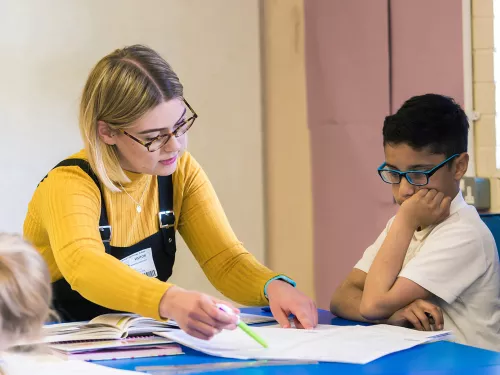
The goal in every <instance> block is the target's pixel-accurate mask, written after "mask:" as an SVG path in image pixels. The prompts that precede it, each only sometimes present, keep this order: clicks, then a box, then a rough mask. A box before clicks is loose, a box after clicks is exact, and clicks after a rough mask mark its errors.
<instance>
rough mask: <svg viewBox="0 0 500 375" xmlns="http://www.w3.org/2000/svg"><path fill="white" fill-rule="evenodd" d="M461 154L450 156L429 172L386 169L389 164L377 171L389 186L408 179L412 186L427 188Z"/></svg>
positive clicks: (383, 165)
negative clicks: (430, 181)
mask: <svg viewBox="0 0 500 375" xmlns="http://www.w3.org/2000/svg"><path fill="white" fill-rule="evenodd" d="M459 155H460V154H455V155H452V156H450V157H449V158H448V159H446V160H445V161H443V162H442V163H441V164H438V165H436V166H435V167H434V168H432V169H431V170H429V171H406V172H400V171H396V170H394V169H385V166H386V164H387V163H383V164H382V165H381V166H380V167H378V169H377V171H378V174H379V175H380V177H381V178H382V181H384V182H386V183H388V184H391V185H393V184H399V183H400V182H401V178H403V177H404V178H406V181H408V182H409V183H410V184H412V185H415V186H425V185H427V184H428V183H429V178H430V177H431V176H432V175H433V174H434V173H436V172H437V171H438V170H439V169H440V168H442V167H443V166H444V165H446V163H448V162H449V161H451V160H453V159H455V158H456V157H457V156H459Z"/></svg>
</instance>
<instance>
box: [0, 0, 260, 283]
mask: <svg viewBox="0 0 500 375" xmlns="http://www.w3.org/2000/svg"><path fill="white" fill-rule="evenodd" d="M258 3H259V1H258V0H240V1H233V0H210V1H206V0H177V1H175V0H156V1H155V0H143V1H136V0H134V1H132V0H71V1H67V0H43V1H41V0H40V1H38V0H2V1H1V2H0V50H1V51H2V57H1V58H0V130H1V135H0V173H1V176H2V182H1V185H0V197H1V198H2V201H1V202H2V203H1V205H0V231H14V232H20V231H21V230H22V223H23V220H24V215H25V212H26V207H27V204H28V202H29V200H30V198H31V195H32V193H33V191H34V189H35V187H36V185H37V183H38V181H39V180H40V179H41V178H42V177H43V176H44V175H45V174H46V172H47V171H48V170H49V169H50V168H51V167H52V166H54V165H55V164H57V162H59V161H60V160H62V159H63V158H65V157H66V156H67V155H70V154H72V153H73V152H76V151H78V150H79V149H80V148H81V147H82V143H81V141H80V139H79V133H78V125H77V110H78V108H77V107H78V101H79V96H80V92H81V90H82V87H83V85H84V83H85V80H86V78H87V75H88V72H89V71H90V69H91V67H92V66H93V65H94V64H95V63H96V62H97V61H98V60H99V59H100V58H101V57H103V56H104V55H105V54H107V53H109V52H111V51H112V50H114V49H115V48H119V47H122V46H124V45H129V44H133V43H143V44H147V45H149V46H151V47H153V48H155V49H156V50H158V51H159V52H160V53H161V54H162V55H163V56H164V57H165V58H166V59H167V60H168V61H169V62H170V63H171V64H172V66H173V67H174V69H175V70H176V71H177V73H178V75H179V77H180V79H181V81H182V82H183V84H184V88H185V96H186V98H187V99H188V101H189V102H190V104H191V105H192V106H193V107H194V109H195V110H196V111H197V112H198V113H199V115H200V118H199V119H198V120H197V122H196V123H195V126H194V127H193V129H192V131H191V132H190V143H189V149H190V151H191V152H192V153H193V154H194V156H195V157H196V158H197V160H198V161H199V162H200V163H201V164H202V166H203V167H204V168H205V170H206V172H207V173H208V175H209V177H210V178H211V181H212V183H213V184H214V186H215V188H216V190H217V192H218V194H219V198H220V200H221V201H222V204H223V205H224V207H225V210H226V213H227V215H228V217H229V219H230V221H231V223H232V225H233V229H234V230H235V231H236V233H237V235H238V236H239V237H240V240H242V241H243V242H244V243H245V245H246V247H247V249H249V250H250V251H252V252H253V253H254V254H256V256H257V257H258V258H259V259H261V260H262V259H263V258H264V212H263V171H262V165H263V160H262V142H261V140H262V139H261V138H262V121H261V116H262V114H261V79H260V46H259V7H258ZM178 253H179V256H178V260H177V265H176V267H175V270H174V281H177V282H178V283H179V284H180V285H182V286H184V287H187V288H196V289H201V290H205V291H212V289H211V286H209V285H208V283H207V282H206V279H205V278H204V276H203V275H202V273H201V271H200V270H199V267H198V266H197V265H196V264H195V262H194V259H193V258H192V256H191V254H190V253H189V251H188V250H187V249H186V248H185V245H184V244H180V245H179V248H178ZM188 274H189V276H188Z"/></svg>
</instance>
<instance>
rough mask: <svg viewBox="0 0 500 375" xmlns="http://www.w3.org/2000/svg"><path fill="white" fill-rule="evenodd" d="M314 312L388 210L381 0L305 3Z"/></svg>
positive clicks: (383, 7) (384, 42) (384, 12)
mask: <svg viewBox="0 0 500 375" xmlns="http://www.w3.org/2000/svg"><path fill="white" fill-rule="evenodd" d="M305 18H306V21H305V23H306V75H307V91H308V93H307V99H308V118H309V127H310V130H311V142H312V145H311V146H312V162H313V168H312V170H313V200H314V221H315V227H314V240H315V286H316V296H317V300H318V304H319V306H320V307H323V308H325V307H327V306H328V304H329V300H330V296H331V294H332V291H333V289H334V288H335V287H336V286H337V285H338V284H339V283H340V281H341V280H342V279H343V278H344V277H345V276H346V275H347V274H348V272H349V271H350V270H351V269H352V267H353V265H354V263H355V262H356V260H357V259H359V257H360V256H361V255H362V253H363V251H364V250H365V248H366V247H367V246H368V245H369V244H370V243H371V242H372V241H373V240H374V239H375V238H376V236H377V234H378V233H379V232H380V231H381V230H382V229H383V227H384V225H385V222H386V221H387V220H388V219H389V217H390V216H391V214H392V213H393V212H394V205H393V204H392V196H391V193H390V190H389V189H388V188H387V187H386V186H385V184H383V183H382V182H381V181H379V180H378V178H379V177H378V175H377V172H376V168H377V166H378V165H379V164H380V163H381V162H382V161H383V150H382V138H381V131H382V121H383V119H384V117H385V116H386V115H387V114H388V113H389V79H388V76H389V75H388V69H389V63H388V61H389V60H388V49H387V47H388V43H387V1H386V0H384V1H382V0H374V1H365V0H349V1H345V0H320V1H318V0H315V1H305Z"/></svg>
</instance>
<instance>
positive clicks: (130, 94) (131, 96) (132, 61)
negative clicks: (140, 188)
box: [79, 45, 183, 192]
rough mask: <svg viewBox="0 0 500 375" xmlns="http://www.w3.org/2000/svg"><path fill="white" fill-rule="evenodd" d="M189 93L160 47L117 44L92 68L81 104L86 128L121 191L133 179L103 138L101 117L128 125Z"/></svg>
mask: <svg viewBox="0 0 500 375" xmlns="http://www.w3.org/2000/svg"><path fill="white" fill-rule="evenodd" d="M182 96H183V88H182V85H181V83H180V81H179V78H178V77H177V75H176V74H175V72H174V71H173V70H172V68H171V67H170V65H169V64H168V63H167V62H166V61H165V60H164V59H163V58H162V57H161V56H160V55H159V54H158V53H157V52H155V51H154V50H152V49H151V48H148V47H146V46H142V45H133V46H129V47H125V48H123V49H117V50H116V51H114V52H113V53H111V54H109V55H107V56H105V57H104V58H102V59H101V60H100V61H99V62H98V63H97V65H96V66H95V67H94V68H93V69H92V71H91V72H90V75H89V77H88V79H87V83H86V85H85V88H84V90H83V95H82V99H81V103H80V119H79V124H80V132H81V134H82V138H83V142H84V144H85V149H86V151H87V155H88V160H89V163H90V166H91V168H92V170H93V171H94V172H95V173H96V174H97V176H98V177H99V179H100V181H101V182H102V183H103V184H104V185H105V186H106V187H107V188H108V189H110V190H111V191H115V192H118V191H120V189H119V188H118V187H117V186H116V184H117V183H127V182H129V179H128V177H127V176H126V175H125V172H124V171H123V169H122V168H121V166H120V162H119V157H118V153H117V149H116V146H114V145H108V144H106V143H105V142H103V141H102V140H101V138H100V136H99V132H98V124H97V123H98V121H103V122H105V123H107V124H108V125H109V126H110V128H111V129H112V130H119V129H126V128H129V127H130V126H131V124H132V123H133V122H134V121H136V120H138V119H139V118H140V117H141V116H143V115H144V114H145V113H146V112H148V111H149V110H151V109H153V108H154V107H155V106H157V105H158V104H161V103H162V102H164V101H168V100H170V99H174V98H180V97H182Z"/></svg>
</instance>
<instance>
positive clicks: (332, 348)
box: [158, 325, 448, 364]
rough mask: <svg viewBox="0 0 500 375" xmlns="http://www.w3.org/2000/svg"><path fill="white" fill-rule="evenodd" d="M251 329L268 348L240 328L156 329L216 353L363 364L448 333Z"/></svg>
mask: <svg viewBox="0 0 500 375" xmlns="http://www.w3.org/2000/svg"><path fill="white" fill-rule="evenodd" d="M252 329H253V330H254V331H255V332H256V333H257V334H258V335H259V336H261V337H262V338H263V339H264V340H265V341H266V342H267V344H268V346H269V347H268V348H263V347H262V346H260V345H259V344H258V343H257V342H256V341H255V340H253V339H252V338H251V337H249V336H248V335H247V334H245V333H244V332H243V331H242V330H240V329H236V330H234V331H223V332H221V333H220V334H218V335H217V336H215V337H214V338H213V339H212V340H210V341H204V340H199V339H197V338H194V337H192V336H189V335H188V334H186V333H185V332H183V331H180V330H179V331H171V332H159V333H158V335H161V336H163V337H167V338H169V339H171V340H173V341H176V342H178V343H181V344H183V345H185V346H188V347H191V348H193V349H195V350H199V351H201V352H204V353H207V354H210V355H214V356H219V357H226V358H238V359H280V360H287V359H299V360H313V361H322V362H343V363H357V364H365V363H368V362H371V361H373V360H375V359H377V358H380V357H383V356H385V355H387V354H390V353H394V352H397V351H401V350H405V349H409V348H411V347H414V346H416V345H419V344H423V343H426V342H429V341H432V340H435V339H436V338H439V339H443V338H446V337H448V336H447V335H448V333H443V332H419V331H414V330H410V329H406V328H400V327H394V326H386V325H378V326H369V327H363V326H345V327H339V326H332V328H330V329H325V328H323V329H316V330H300V329H282V328H268V327H253V328H252Z"/></svg>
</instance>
